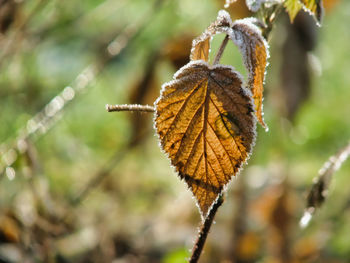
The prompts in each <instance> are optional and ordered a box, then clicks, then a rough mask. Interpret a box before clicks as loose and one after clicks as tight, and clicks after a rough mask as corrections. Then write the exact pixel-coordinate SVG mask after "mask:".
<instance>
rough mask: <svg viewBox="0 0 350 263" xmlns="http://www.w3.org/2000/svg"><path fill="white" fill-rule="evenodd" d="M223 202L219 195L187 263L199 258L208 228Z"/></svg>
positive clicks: (196, 260)
mask: <svg viewBox="0 0 350 263" xmlns="http://www.w3.org/2000/svg"><path fill="white" fill-rule="evenodd" d="M223 202H224V198H223V195H222V194H220V196H219V198H218V201H217V202H216V203H215V204H214V206H213V208H212V209H211V210H210V212H209V215H208V216H207V217H206V219H205V221H204V223H203V225H202V227H201V229H200V231H199V233H198V237H197V241H196V243H195V244H194V247H193V250H192V256H191V258H190V260H189V263H196V262H198V260H199V257H200V255H201V253H202V250H203V247H204V244H205V241H206V239H207V236H208V234H209V230H210V227H211V225H212V223H213V220H214V217H215V215H216V212H217V210H218V208H219V207H220V206H221V205H222V203H223Z"/></svg>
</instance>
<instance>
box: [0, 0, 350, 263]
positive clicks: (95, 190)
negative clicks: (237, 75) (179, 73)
mask: <svg viewBox="0 0 350 263" xmlns="http://www.w3.org/2000/svg"><path fill="white" fill-rule="evenodd" d="M223 4H224V3H223V1H220V0H201V1H200V0H178V1H171V0H163V1H150V0H133V1H131V0H105V1H97V0H86V1H57V0H51V1H48V0H46V1H42V0H23V1H12V0H2V1H0V157H1V158H0V159H1V160H0V173H1V174H0V176H1V177H0V262H114V263H121V262H165V263H177V262H186V260H185V259H186V258H187V257H188V256H189V255H190V249H191V248H192V245H193V242H194V240H195V238H196V234H197V227H198V226H199V224H200V216H199V212H198V210H197V208H196V206H195V201H194V199H193V198H192V196H191V193H190V192H189V191H188V190H187V189H186V186H185V184H184V183H183V182H181V181H180V180H179V179H178V178H177V176H176V175H175V173H174V169H173V168H171V167H170V165H169V160H167V158H166V157H165V156H164V154H163V153H162V152H161V151H160V149H159V147H158V142H157V138H156V136H155V133H154V130H153V124H152V118H153V117H152V116H151V115H152V114H149V113H143V114H139V113H107V112H106V110H105V104H107V103H108V104H124V103H141V104H150V105H152V103H153V101H154V100H155V99H156V98H157V96H158V95H159V90H160V87H161V84H162V83H164V82H166V81H169V80H171V79H172V75H173V74H174V72H175V71H176V70H177V69H178V68H179V67H181V66H182V65H184V64H185V63H187V62H188V56H189V51H190V45H191V41H192V39H193V38H194V37H196V36H198V35H200V34H201V32H202V31H203V30H204V29H205V28H206V27H207V26H208V25H209V24H210V23H211V22H212V21H214V20H215V18H216V16H217V12H218V10H220V9H222V8H223ZM325 7H326V14H325V17H324V21H323V25H322V27H321V28H318V27H316V26H315V23H314V20H313V19H312V17H311V16H309V15H308V14H306V13H300V14H299V15H298V17H297V18H296V21H295V23H294V24H293V25H292V26H291V25H290V22H289V19H288V17H287V15H286V14H285V12H282V13H281V15H280V16H279V17H278V19H277V23H276V25H275V28H274V29H273V32H272V34H271V39H270V41H269V43H270V60H269V62H270V65H269V66H268V69H267V75H266V86H265V91H264V94H265V99H264V111H265V121H266V123H267V124H268V126H269V128H270V130H269V132H267V133H266V132H265V131H264V130H263V129H262V128H261V127H260V126H259V127H258V137H257V142H256V146H255V148H254V151H253V154H252V157H251V159H250V160H249V163H248V165H246V166H245V168H244V169H243V171H242V172H241V174H240V175H239V176H238V177H237V178H234V179H233V182H232V183H231V184H230V185H229V188H228V191H227V193H226V200H225V203H224V205H223V206H222V207H220V209H219V211H218V213H217V217H216V224H215V225H213V227H212V230H211V233H210V235H209V237H208V240H207V244H206V246H205V250H204V253H203V255H202V257H201V262H226V263H227V262H242V263H248V262H271V263H274V262H350V209H349V208H350V192H349V190H348V189H349V186H350V177H349V172H350V162H349V161H348V162H345V163H344V164H343V166H342V167H341V169H340V170H339V171H337V173H336V174H335V176H334V180H333V181H332V184H331V187H330V190H329V197H328V199H327V201H326V202H325V204H324V206H323V207H322V208H321V209H320V210H319V211H317V213H316V215H315V216H314V218H313V219H312V221H311V222H310V224H309V226H308V227H306V228H304V229H301V228H300V227H299V220H300V218H301V216H302V214H303V210H304V208H305V204H306V201H305V199H306V195H307V192H308V190H309V189H310V187H311V185H312V180H313V178H314V177H315V176H317V174H318V170H319V169H320V168H321V167H322V166H323V163H324V162H325V161H327V159H328V158H329V157H330V156H331V155H333V154H335V153H336V152H337V151H338V150H339V149H340V148H341V147H344V146H345V145H346V144H347V143H348V141H349V139H350V117H349V114H350V103H349V98H350V89H349V88H348V86H349V83H350V74H349V70H350V50H349V43H350V30H349V23H350V2H349V1H340V0H339V1H335V0H333V1H331V0H328V1H325ZM229 12H230V14H231V16H232V18H233V19H237V18H242V17H246V16H250V15H251V14H250V13H249V12H248V11H247V10H246V8H245V5H244V3H243V2H242V1H238V2H237V3H235V4H233V5H232V6H231V7H230V9H229ZM223 37H224V36H222V35H218V36H216V37H215V38H214V40H213V43H212V50H213V51H214V53H215V50H216V49H217V47H218V46H219V45H220V43H221V41H222V39H223ZM221 62H222V63H223V64H229V65H233V66H234V67H235V68H237V69H238V70H239V71H240V72H242V73H243V75H246V72H245V69H244V67H243V64H242V60H241V57H240V54H239V52H238V50H237V49H236V47H235V46H234V45H233V44H232V43H230V44H229V45H228V47H227V49H226V51H225V54H224V57H223V58H222V61H221Z"/></svg>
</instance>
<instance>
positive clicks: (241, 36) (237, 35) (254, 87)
mask: <svg viewBox="0 0 350 263" xmlns="http://www.w3.org/2000/svg"><path fill="white" fill-rule="evenodd" d="M258 22H259V21H258V20H256V19H253V18H247V19H241V20H237V21H235V22H234V23H233V26H232V29H233V33H232V34H231V35H230V37H231V39H232V40H233V42H234V43H235V44H236V45H237V46H238V48H239V50H240V51H241V53H242V56H243V62H244V65H245V67H246V68H247V70H248V88H249V89H250V90H251V91H252V93H253V99H254V104H255V110H256V116H257V118H258V121H259V122H260V124H261V125H262V126H263V127H264V128H265V129H266V130H268V128H267V125H266V124H265V122H264V119H263V104H262V102H263V90H264V87H263V84H264V78H265V69H266V66H267V58H268V57H269V53H268V45H267V43H266V41H265V39H264V37H263V36H262V35H261V31H260V30H259V28H258V27H257V26H256V25H255V24H256V23H258Z"/></svg>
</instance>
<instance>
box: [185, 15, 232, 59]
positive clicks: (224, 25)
mask: <svg viewBox="0 0 350 263" xmlns="http://www.w3.org/2000/svg"><path fill="white" fill-rule="evenodd" d="M231 26H232V21H231V17H230V15H229V14H228V13H227V12H226V11H224V10H221V11H219V14H218V17H217V19H216V21H215V22H213V23H212V24H211V25H210V26H209V27H208V28H207V29H206V30H205V32H204V33H203V34H202V35H200V36H199V37H197V38H196V39H194V40H193V42H192V50H191V55H190V58H191V60H204V61H208V60H209V52H210V42H211V39H212V37H213V36H214V35H215V34H217V33H223V32H229V31H230V27H231Z"/></svg>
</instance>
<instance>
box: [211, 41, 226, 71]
mask: <svg viewBox="0 0 350 263" xmlns="http://www.w3.org/2000/svg"><path fill="white" fill-rule="evenodd" d="M228 40H229V37H228V35H226V37H225V39H224V40H223V41H222V43H221V46H220V48H219V50H218V53H216V56H215V58H214V62H213V65H216V64H219V62H220V59H221V57H222V54H223V53H224V50H225V48H226V45H227V43H228Z"/></svg>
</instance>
